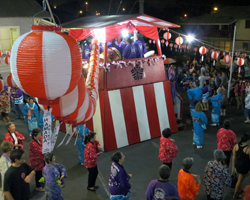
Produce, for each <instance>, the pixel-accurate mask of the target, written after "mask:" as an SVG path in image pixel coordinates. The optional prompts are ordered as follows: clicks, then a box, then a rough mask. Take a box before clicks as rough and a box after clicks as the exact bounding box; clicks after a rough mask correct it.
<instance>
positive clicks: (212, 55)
mask: <svg viewBox="0 0 250 200" xmlns="http://www.w3.org/2000/svg"><path fill="white" fill-rule="evenodd" d="M218 57H219V53H218V52H217V51H213V52H212V53H211V58H212V59H213V60H214V61H213V65H214V66H215V61H216V59H217V58H218Z"/></svg>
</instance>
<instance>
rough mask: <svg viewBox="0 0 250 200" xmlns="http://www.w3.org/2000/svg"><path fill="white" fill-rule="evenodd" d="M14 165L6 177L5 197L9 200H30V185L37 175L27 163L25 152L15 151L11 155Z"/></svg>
mask: <svg viewBox="0 0 250 200" xmlns="http://www.w3.org/2000/svg"><path fill="white" fill-rule="evenodd" d="M10 160H11V162H12V165H11V166H10V168H9V169H8V170H7V171H6V173H5V176H4V195H5V198H6V199H7V200H23V199H27V200H28V199H30V185H29V183H30V182H31V180H32V179H33V177H34V175H35V174H36V172H35V170H33V169H32V168H31V167H30V166H29V165H28V164H27V163H25V156H24V151H23V150H21V149H14V150H13V151H12V152H11V153H10Z"/></svg>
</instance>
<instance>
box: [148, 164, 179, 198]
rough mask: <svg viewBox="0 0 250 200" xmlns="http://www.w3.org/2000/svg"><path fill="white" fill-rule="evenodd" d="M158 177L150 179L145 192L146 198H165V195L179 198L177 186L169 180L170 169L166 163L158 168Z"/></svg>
mask: <svg viewBox="0 0 250 200" xmlns="http://www.w3.org/2000/svg"><path fill="white" fill-rule="evenodd" d="M159 176H160V178H159V179H155V180H152V181H151V182H150V183H149V185H148V188H147V191H146V193H145V195H146V199H147V200H165V199H166V198H167V197H175V198H176V199H178V200H180V196H179V193H178V190H177V187H176V186H175V185H173V184H172V183H170V182H169V180H168V178H169V176H170V169H169V167H168V166H167V165H162V166H160V168H159Z"/></svg>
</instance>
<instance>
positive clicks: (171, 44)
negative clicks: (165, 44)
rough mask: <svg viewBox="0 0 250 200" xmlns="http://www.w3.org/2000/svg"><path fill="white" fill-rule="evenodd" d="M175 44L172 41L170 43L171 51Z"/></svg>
mask: <svg viewBox="0 0 250 200" xmlns="http://www.w3.org/2000/svg"><path fill="white" fill-rule="evenodd" d="M173 46H174V44H173V43H170V44H169V47H170V48H171V49H170V50H171V51H172V48H173Z"/></svg>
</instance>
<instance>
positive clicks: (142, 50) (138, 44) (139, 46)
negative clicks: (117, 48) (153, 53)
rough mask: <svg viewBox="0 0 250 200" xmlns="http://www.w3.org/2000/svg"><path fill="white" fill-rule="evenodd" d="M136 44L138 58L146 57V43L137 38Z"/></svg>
mask: <svg viewBox="0 0 250 200" xmlns="http://www.w3.org/2000/svg"><path fill="white" fill-rule="evenodd" d="M134 45H135V48H136V58H144V53H147V49H146V47H145V45H144V44H143V43H142V42H141V41H140V40H136V41H135V42H134Z"/></svg>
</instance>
